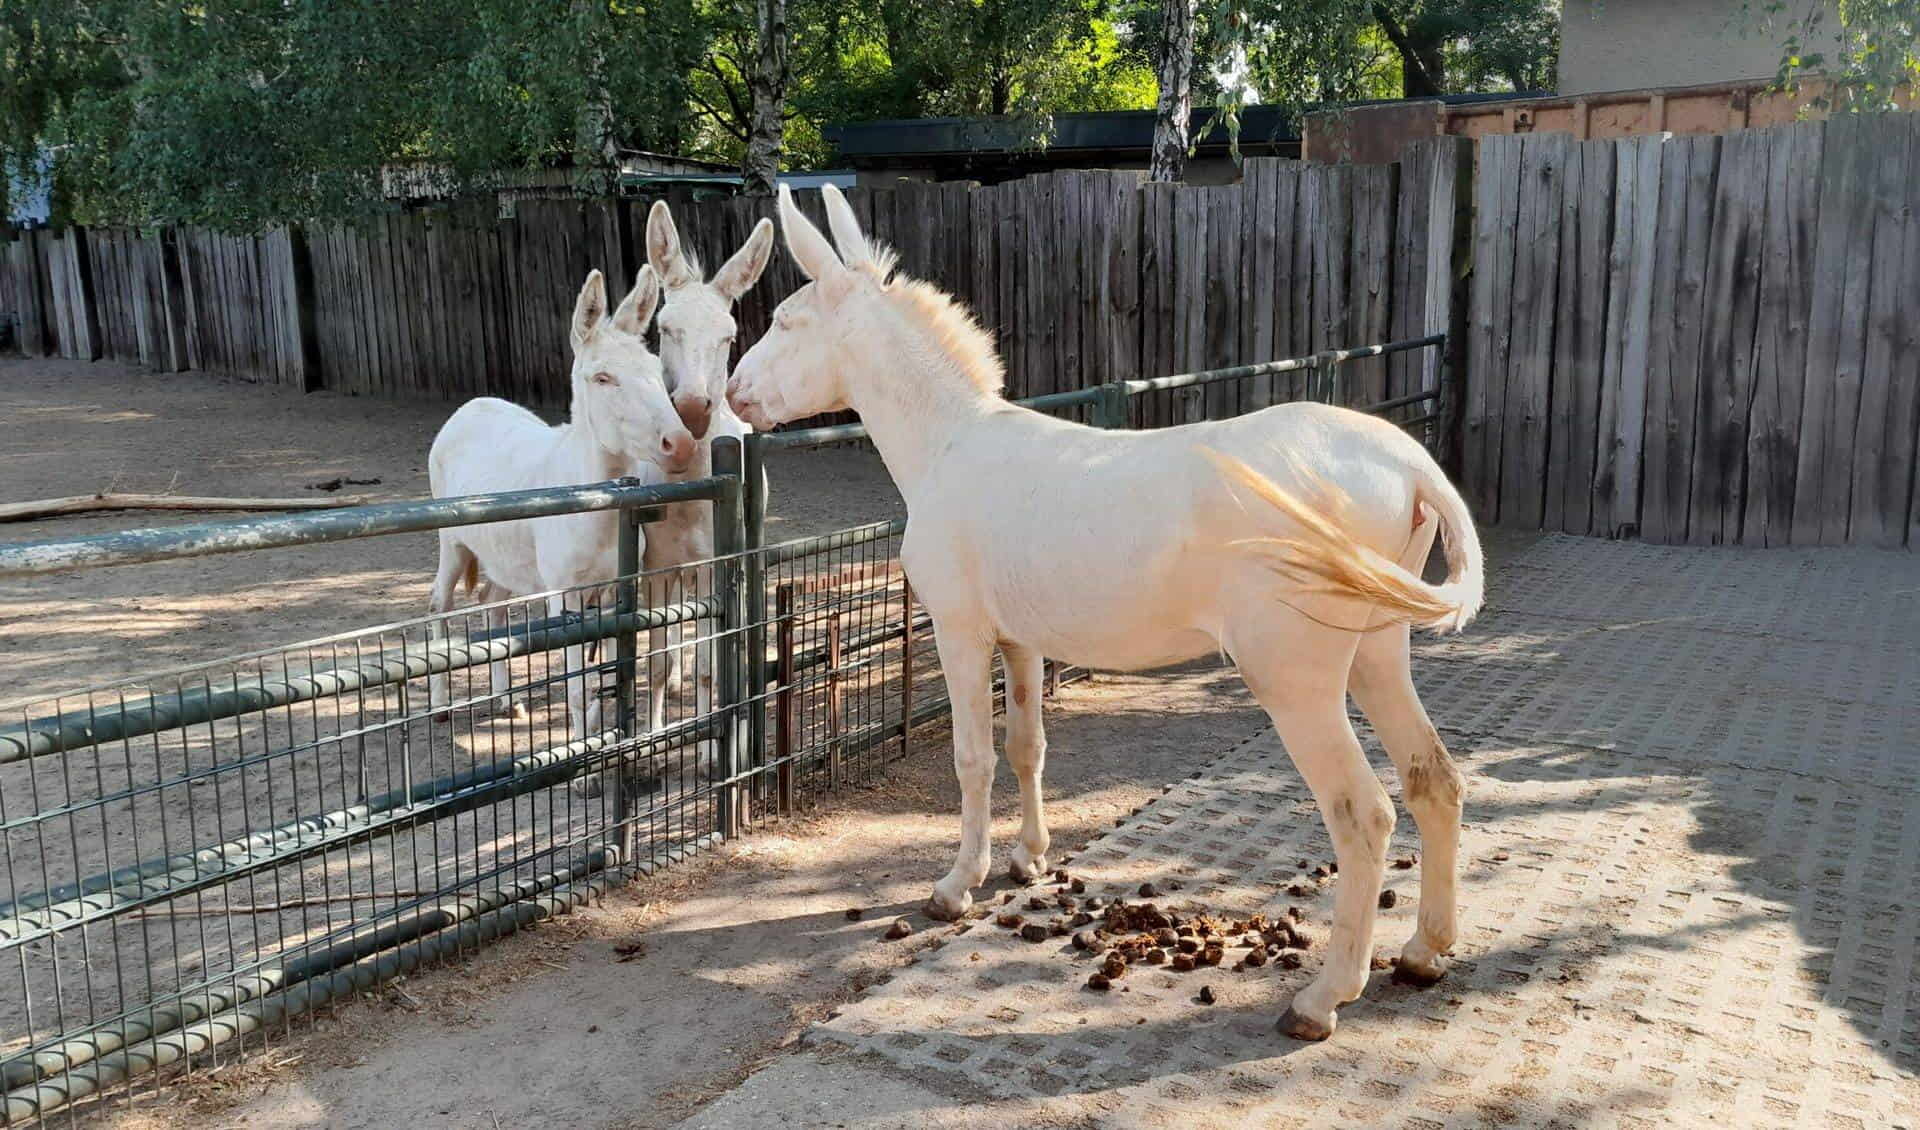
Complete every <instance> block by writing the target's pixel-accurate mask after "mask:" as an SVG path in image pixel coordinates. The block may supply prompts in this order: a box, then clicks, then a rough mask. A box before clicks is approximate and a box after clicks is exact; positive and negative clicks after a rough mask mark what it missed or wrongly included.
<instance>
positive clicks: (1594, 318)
mask: <svg viewBox="0 0 1920 1130" xmlns="http://www.w3.org/2000/svg"><path fill="white" fill-rule="evenodd" d="M1618 148H1619V147H1618V146H1616V145H1615V144H1614V143H1612V142H1610V141H1585V142H1581V143H1580V145H1579V153H1580V182H1579V185H1578V202H1579V207H1578V215H1577V221H1576V222H1577V227H1576V228H1575V229H1573V230H1572V231H1571V232H1570V236H1571V238H1572V239H1573V240H1574V243H1573V247H1574V249H1575V254H1576V259H1575V261H1574V263H1573V264H1572V267H1571V270H1570V271H1569V269H1568V268H1567V267H1566V266H1563V267H1562V272H1563V277H1571V278H1572V280H1573V285H1574V288H1575V289H1574V293H1573V304H1572V308H1571V325H1570V327H1569V328H1568V329H1567V330H1563V332H1564V333H1567V334H1568V335H1569V336H1570V337H1571V349H1570V353H1571V357H1572V363H1571V364H1570V365H1568V366H1566V367H1564V368H1563V369H1562V370H1561V372H1563V373H1564V374H1565V375H1566V383H1567V387H1568V392H1569V393H1570V399H1571V400H1572V407H1571V410H1570V411H1569V412H1568V414H1567V421H1568V427H1567V432H1566V440H1565V445H1564V446H1563V447H1557V446H1556V444H1555V442H1554V441H1550V442H1549V444H1548V452H1549V454H1550V455H1551V454H1552V453H1553V452H1555V451H1564V452H1565V462H1566V481H1565V487H1564V488H1563V490H1562V492H1561V514H1562V523H1561V526H1560V528H1561V529H1563V530H1565V531H1567V532H1568V533H1580V534H1587V533H1594V532H1597V530H1598V526H1599V520H1597V519H1596V516H1595V514H1594V509H1593V498H1594V486H1595V482H1594V479H1595V474H1596V469H1597V467H1598V464H1599V459H1600V448H1601V445H1602V443H1604V442H1605V440H1603V439H1602V433H1601V431H1600V399H1601V392H1600V388H1601V379H1602V374H1603V371H1604V369H1605V367H1606V355H1607V350H1608V349H1609V347H1610V345H1611V344H1612V343H1610V342H1609V341H1608V339H1607V322H1608V317H1607V316H1608V297H1609V296H1608V291H1607V278H1608V254H1609V247H1610V242H1611V239H1612V235H1613V230H1612V224H1613V188H1614V159H1615V156H1616V155H1617V152H1618ZM1568 183H1569V187H1570V189H1571V188H1572V187H1573V182H1572V181H1571V180H1569V182H1568ZM1563 263H1564V256H1563ZM1622 298H1623V299H1624V296H1622ZM1556 461H1557V460H1556Z"/></svg>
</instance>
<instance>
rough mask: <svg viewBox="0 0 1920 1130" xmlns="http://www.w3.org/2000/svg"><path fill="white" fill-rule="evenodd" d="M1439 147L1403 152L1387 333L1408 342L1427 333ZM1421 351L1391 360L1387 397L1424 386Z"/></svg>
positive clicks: (1418, 408) (1419, 409)
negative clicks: (1431, 199)
mask: <svg viewBox="0 0 1920 1130" xmlns="http://www.w3.org/2000/svg"><path fill="white" fill-rule="evenodd" d="M1433 155H1434V150H1433V147H1432V146H1430V145H1421V144H1414V145H1409V146H1407V147H1406V148H1405V149H1403V150H1402V151H1401V153H1400V159H1399V161H1398V162H1396V164H1397V165H1398V167H1399V169H1398V175H1397V176H1396V177H1395V178H1394V190H1393V252H1392V261H1391V262H1390V263H1388V265H1387V266H1388V271H1389V275H1388V310H1389V313H1388V329H1387V337H1388V338H1390V339H1392V340H1394V341H1402V340H1405V339H1406V338H1410V337H1419V336H1421V335H1422V334H1423V333H1425V331H1424V330H1423V329H1421V325H1422V323H1423V322H1424V320H1425V318H1426V295H1425V293H1424V290H1425V286H1426V281H1427V263H1426V258H1427V196H1428V192H1429V184H1430V182H1431V180H1432V175H1433V171H1432V165H1433V159H1434V156H1433ZM1421 360H1422V354H1421V353H1396V354H1394V355H1393V356H1391V357H1389V358H1387V361H1386V365H1387V385H1386V391H1387V395H1388V396H1390V397H1397V396H1405V395H1407V394H1408V393H1411V392H1414V391H1417V390H1418V389H1419V388H1420V364H1421ZM1415 407H1416V410H1415V411H1410V412H1406V413H1404V415H1410V416H1417V415H1423V414H1425V413H1426V412H1427V411H1429V410H1430V409H1431V406H1430V405H1416V406H1415Z"/></svg>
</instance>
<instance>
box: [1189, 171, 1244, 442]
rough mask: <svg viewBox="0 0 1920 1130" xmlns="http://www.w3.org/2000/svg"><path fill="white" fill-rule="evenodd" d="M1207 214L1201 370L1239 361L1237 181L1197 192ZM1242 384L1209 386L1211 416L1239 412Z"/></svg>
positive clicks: (1207, 404) (1217, 417)
mask: <svg viewBox="0 0 1920 1130" xmlns="http://www.w3.org/2000/svg"><path fill="white" fill-rule="evenodd" d="M1196 191H1198V192H1200V193H1202V194H1203V195H1202V196H1201V200H1200V207H1201V208H1202V209H1203V210H1204V211H1205V212H1206V217H1207V274H1206V278H1205V279H1204V280H1203V284H1204V287H1205V290H1204V294H1205V300H1206V311H1205V315H1204V327H1205V334H1206V341H1205V343H1204V349H1205V353H1204V354H1203V357H1204V361H1203V363H1202V367H1203V368H1208V369H1224V368H1226V367H1227V366H1229V365H1237V364H1239V363H1240V361H1241V359H1242V358H1241V354H1240V322H1241V312H1240V297H1241V295H1242V294H1243V293H1244V291H1242V290H1241V288H1240V227H1241V217H1240V212H1241V190H1240V186H1238V185H1231V184H1226V185H1215V186H1212V187H1209V188H1203V189H1198V190H1196ZM1239 386H1240V382H1238V381H1220V382H1218V383H1216V384H1211V385H1207V386H1206V387H1205V389H1204V390H1203V392H1204V395H1203V397H1202V403H1203V405H1204V410H1205V412H1206V417H1207V419H1210V420H1223V419H1227V418H1229V417H1231V416H1235V415H1238V414H1239V412H1240V402H1241V398H1240V387H1239Z"/></svg>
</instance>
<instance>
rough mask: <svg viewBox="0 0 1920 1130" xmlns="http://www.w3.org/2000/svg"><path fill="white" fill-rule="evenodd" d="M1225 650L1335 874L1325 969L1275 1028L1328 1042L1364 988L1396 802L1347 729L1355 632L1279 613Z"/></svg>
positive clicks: (1239, 634) (1250, 625)
mask: <svg viewBox="0 0 1920 1130" xmlns="http://www.w3.org/2000/svg"><path fill="white" fill-rule="evenodd" d="M1225 642H1226V644H1227V650H1228V652H1229V654H1231V655H1232V656H1233V658H1234V661H1235V663H1236V664H1238V665H1239V667H1240V672H1241V675H1242V676H1243V677H1244V678H1245V679H1246V681H1247V685H1248V687H1250V688H1251V689H1252V690H1253V693H1254V695H1255V696H1256V697H1258V698H1259V700H1260V705H1262V706H1264V707H1266V710H1267V714H1268V715H1269V716H1270V717H1271V718H1272V719H1273V725H1274V729H1275V731H1277V732H1278V733H1279V735H1280V740H1281V741H1282V742H1283V743H1284V744H1285V745H1286V749H1287V754H1288V756H1289V757H1291V758H1292V759H1293V763H1294V765H1295V766H1296V767H1298V768H1299V770H1300V775H1301V776H1302V777H1304V778H1305V779H1306V782H1307V787H1308V788H1309V789H1311V790H1313V798H1314V801H1315V802H1316V803H1317V804H1318V805H1319V807H1320V818H1321V819H1322V820H1323V821H1325V823H1326V826H1327V833H1328V835H1329V837H1330V838H1331V839H1332V840H1333V850H1334V856H1335V858H1336V859H1338V860H1339V864H1340V878H1339V882H1338V884H1337V885H1336V886H1335V888H1334V903H1333V935H1332V938H1331V939H1330V940H1329V942H1328V944H1327V948H1326V958H1325V964H1324V965H1323V966H1322V967H1321V970H1320V975H1319V976H1318V977H1316V978H1314V980H1313V982H1312V983H1311V984H1309V985H1308V986H1307V987H1306V988H1304V989H1302V990H1300V992H1299V993H1298V994H1296V995H1295V996H1294V998H1293V1003H1292V1004H1291V1005H1289V1006H1288V1008H1287V1011H1286V1014H1285V1015H1284V1016H1282V1017H1281V1018H1280V1025H1279V1027H1280V1030H1281V1031H1282V1032H1285V1033H1286V1034H1287V1035H1290V1036H1293V1037H1296V1038H1298V1039H1302V1040H1324V1039H1326V1038H1327V1037H1328V1036H1331V1035H1332V1034H1333V1029H1334V1025H1335V1024H1336V1023H1337V1022H1338V1017H1337V1015H1336V1011H1337V1010H1338V1008H1339V1007H1340V1006H1341V1005H1342V1004H1345V1003H1346V1002H1347V1001H1350V1000H1354V999H1355V998H1357V997H1359V995H1360V994H1361V992H1362V991H1363V990H1364V989H1365V988H1366V984H1367V973H1368V969H1369V967H1370V964H1371V961H1372V949H1373V920H1374V911H1375V909H1376V906H1377V904H1378V900H1379V897H1380V880H1381V876H1382V873H1383V872H1384V870H1385V867H1386V853H1387V840H1388V837H1389V836H1391V835H1392V833H1393V818H1394V817H1393V802H1392V800H1391V799H1390V798H1389V797H1388V796H1387V791H1386V790H1385V789H1384V788H1382V787H1381V786H1380V781H1379V779H1378V778H1376V777H1375V776H1374V775H1373V770H1372V769H1371V768H1370V767H1369V766H1368V765H1367V759H1366V755H1365V753H1363V752H1362V751H1361V748H1360V740H1359V738H1358V737H1356V736H1355V734H1354V732H1353V724H1352V723H1351V722H1350V721H1348V719H1347V710H1346V696H1345V693H1344V692H1345V689H1346V688H1345V684H1346V673H1347V669H1348V667H1349V666H1351V664H1352V660H1353V651H1354V647H1355V644H1356V640H1355V636H1354V634H1353V633H1352V632H1346V631H1340V630H1337V629H1330V628H1325V627H1321V626H1319V625H1317V624H1313V623H1311V622H1310V621H1308V620H1307V619H1306V618H1305V617H1302V616H1298V615H1296V614H1294V613H1292V612H1291V611H1287V610H1284V609H1283V610H1278V611H1272V612H1267V611H1262V612H1260V613H1257V614H1253V615H1249V616H1248V617H1247V618H1246V619H1245V620H1243V621H1240V622H1237V623H1235V624H1233V625H1232V626H1231V627H1230V629H1229V632H1228V639H1227V640H1226V641H1225Z"/></svg>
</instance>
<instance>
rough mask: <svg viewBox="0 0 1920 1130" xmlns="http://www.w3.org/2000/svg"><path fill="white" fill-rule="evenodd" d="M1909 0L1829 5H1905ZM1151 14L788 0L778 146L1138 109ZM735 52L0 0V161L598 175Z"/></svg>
mask: <svg viewBox="0 0 1920 1130" xmlns="http://www.w3.org/2000/svg"><path fill="white" fill-rule="evenodd" d="M1916 3H1920V0H1848V4H1849V6H1848V7H1846V8H1844V9H1843V12H1846V13H1852V15H1850V16H1849V17H1848V18H1850V19H1852V20H1853V21H1854V22H1853V23H1851V24H1849V25H1848V26H1849V27H1856V26H1857V27H1860V28H1862V29H1863V33H1864V29H1866V28H1867V27H1868V23H1869V21H1878V22H1877V23H1875V24H1874V26H1875V27H1878V26H1879V25H1880V24H1882V23H1886V24H1888V26H1889V27H1894V26H1904V27H1907V28H1908V29H1909V30H1910V29H1911V26H1912V23H1911V21H1912V8H1913V5H1914V4H1916ZM1901 12H1904V13H1905V14H1904V15H1898V13H1901ZM1876 13H1894V14H1893V15H1881V14H1876ZM1901 19H1904V20H1906V21H1907V22H1906V23H1905V24H1904V25H1902V24H1899V20H1901ZM1159 20H1160V5H1159V0H860V2H857V3H856V2H849V0H790V3H789V9H788V24H789V27H790V28H791V29H792V35H793V43H792V49H791V61H792V70H793V75H792V80H791V82H790V84H789V86H788V94H787V115H788V121H787V129H786V135H787V152H788V158H787V164H788V166H789V167H798V168H806V167H819V166H820V165H823V164H826V163H827V162H829V161H830V160H831V159H832V156H833V155H832V152H831V147H830V146H828V145H827V144H826V142H825V141H824V139H823V138H822V136H821V128H822V127H823V126H825V125H828V124H831V123H834V122H841V121H860V120H871V119H877V118H916V117H924V116H934V115H968V116H971V115H981V114H997V115H1006V116H1009V117H1011V118H1013V119H1014V120H1016V121H1020V122H1023V123H1026V124H1027V125H1028V127H1029V129H1028V136H1029V138H1030V140H1031V142H1032V143H1033V144H1036V145H1044V144H1045V141H1046V137H1047V134H1048V132H1049V128H1050V121H1051V116H1052V115H1054V114H1057V113H1063V112H1070V111H1079V110H1110V109H1144V108H1149V107H1151V106H1152V105H1153V104H1154V99H1155V94H1156V91H1155V84H1154V78H1153V75H1154V61H1155V59H1156V57H1157V55H1158V51H1159V35H1160V28H1159ZM1888 21H1892V22H1891V23H1888ZM1557 29H1558V25H1557V22H1556V18H1555V8H1554V7H1553V5H1552V2H1551V0H1299V2H1294V3H1289V2H1285V0H1197V11H1196V20H1195V30H1196V50H1195V60H1196V65H1195V80H1194V86H1195V91H1194V95H1195V99H1194V100H1195V103H1196V104H1197V105H1203V106H1205V105H1212V106H1214V107H1216V108H1217V110H1218V112H1219V113H1221V114H1222V115H1224V116H1225V117H1226V118H1227V119H1228V121H1229V123H1231V122H1232V120H1233V115H1234V113H1235V110H1236V108H1237V107H1238V106H1239V105H1241V104H1242V103H1245V102H1255V101H1260V102H1279V103H1284V104H1292V105H1306V104H1310V103H1314V102H1320V101H1327V100H1341V99H1352V98H1377V97H1392V96H1395V95H1397V94H1399V93H1401V90H1402V89H1403V86H1402V84H1403V82H1408V81H1410V76H1412V77H1415V78H1418V79H1419V80H1420V81H1423V82H1424V81H1430V80H1433V79H1434V78H1435V76H1438V80H1439V81H1440V82H1442V83H1443V84H1444V85H1443V86H1442V89H1445V90H1449V91H1453V90H1481V89H1494V88H1500V87H1503V86H1510V87H1530V86H1541V85H1548V84H1550V82H1551V75H1552V69H1553V58H1554V52H1555V49H1556V40H1557ZM1909 46H1910V41H1909ZM1885 51H1886V49H1883V48H1874V49H1872V50H1868V49H1866V48H1864V47H1863V48H1861V49H1860V50H1859V51H1858V52H1856V53H1855V56H1854V57H1857V58H1858V59H1859V60H1860V61H1862V62H1863V64H1868V63H1870V64H1872V65H1874V66H1880V65H1882V64H1883V63H1884V61H1885V60H1886V59H1888V58H1891V57H1892V56H1891V55H1889V54H1887V53H1885ZM752 57H753V3H752V0H451V2H448V3H437V2H434V3H430V2H428V0H193V2H192V3H187V4H181V3H154V2H153V0H87V2H85V3H77V2H75V0H0V161H4V162H5V163H6V165H7V167H8V168H9V169H10V170H12V171H14V172H16V173H25V172H28V171H29V170H31V169H32V168H34V167H35V166H36V164H37V162H38V161H40V160H42V159H43V158H44V157H45V156H47V155H51V157H52V159H53V167H54V170H55V174H54V179H55V184H54V188H55V205H56V209H57V210H58V213H59V216H58V218H59V219H60V220H61V221H63V222H64V221H79V222H108V221H111V222H136V223H158V222H167V223H194V224H202V225H207V226H212V227H216V228H222V229H227V230H253V229H258V228H261V227H264V226H267V225H271V224H273V223H278V222H283V221H286V220H289V219H298V218H329V217H350V216H354V215H359V214H364V213H366V212H369V211H371V210H375V209H378V208H381V207H384V206H385V204H384V194H383V190H382V176H381V174H382V169H383V168H385V167H387V166H390V165H393V164H395V163H398V162H414V163H419V164H421V165H424V166H427V167H430V168H432V169H435V170H438V171H439V172H441V173H442V174H443V175H444V177H445V179H446V181H447V185H448V187H449V188H452V189H456V190H458V189H460V188H464V187H479V186H484V185H485V184H487V183H488V181H489V179H490V178H493V177H496V176H499V175H500V174H502V173H505V172H510V171H511V170H514V169H517V168H532V167H543V166H545V167H552V166H564V167H570V168H572V169H573V170H574V171H575V175H576V176H577V177H578V178H579V179H580V180H581V181H582V182H583V183H587V184H600V183H604V182H603V181H601V180H599V179H597V178H601V177H603V176H604V175H605V173H606V167H605V162H604V159H603V156H602V153H601V149H600V146H599V144H598V143H596V141H595V140H594V139H595V138H600V137H603V136H610V137H611V139H612V140H613V141H614V142H615V143H616V144H617V145H619V146H621V147H626V148H636V149H650V150H657V151H666V152H679V153H686V154H689V155H696V156H702V155H703V156H710V157H717V158H720V159H725V160H735V159H738V157H739V156H740V155H741V153H742V150H743V148H744V143H745V135H746V127H747V122H748V119H749V111H750V100H749V98H748V97H747V92H746V82H745V69H746V67H747V66H748V64H749V62H750V60H751V59H752ZM1410 58H1412V59H1415V60H1416V61H1419V60H1424V62H1422V63H1420V65H1419V66H1418V67H1415V66H1414V65H1413V64H1410V63H1409V62H1408V60H1409V59H1410ZM1905 60H1906V62H1905V63H1904V64H1903V65H1906V66H1909V67H1910V66H1911V53H1910V52H1909V53H1908V54H1907V55H1906V56H1905ZM1416 71H1417V72H1418V74H1417V75H1416V74H1415V72H1416Z"/></svg>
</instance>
